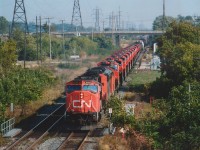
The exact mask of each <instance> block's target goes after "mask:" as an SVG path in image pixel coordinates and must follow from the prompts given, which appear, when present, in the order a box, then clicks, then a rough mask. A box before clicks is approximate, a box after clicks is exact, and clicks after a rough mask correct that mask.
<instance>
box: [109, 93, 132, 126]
mask: <svg viewBox="0 0 200 150" xmlns="http://www.w3.org/2000/svg"><path fill="white" fill-rule="evenodd" d="M108 108H112V117H111V120H112V122H113V123H114V124H116V125H123V126H124V125H125V124H129V125H131V126H134V124H135V118H134V116H133V115H130V114H128V113H127V112H126V110H125V101H123V100H121V99H118V98H117V97H111V98H110V100H109V102H108V104H107V109H108Z"/></svg>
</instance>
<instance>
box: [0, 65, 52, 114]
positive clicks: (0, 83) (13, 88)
mask: <svg viewBox="0 0 200 150" xmlns="http://www.w3.org/2000/svg"><path fill="white" fill-rule="evenodd" d="M53 82H54V79H53V78H51V74H50V73H49V72H46V71H43V70H40V69H38V70H29V69H21V68H17V69H16V70H13V71H12V72H10V73H9V74H8V75H7V76H6V77H3V78H1V79H0V89H1V90H0V100H1V101H0V110H1V112H2V114H4V111H5V108H6V107H7V106H8V105H9V104H10V103H11V102H12V103H14V104H15V105H20V106H21V107H22V110H24V108H25V107H24V106H25V105H26V104H27V103H28V102H29V101H34V100H37V99H38V98H39V97H40V95H41V93H42V90H43V89H44V88H45V87H47V86H48V85H50V84H52V83H53ZM22 113H23V112H22Z"/></svg>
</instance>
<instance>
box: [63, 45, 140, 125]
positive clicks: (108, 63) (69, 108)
mask: <svg viewBox="0 0 200 150" xmlns="http://www.w3.org/2000/svg"><path fill="white" fill-rule="evenodd" d="M141 49H142V45H141V43H136V44H134V45H131V46H128V47H126V48H123V49H120V50H119V51H117V52H115V53H114V54H113V55H112V56H110V57H108V58H107V59H106V60H104V61H101V62H100V63H98V64H97V67H94V68H91V69H88V70H87V71H86V72H85V73H84V74H82V75H81V76H79V77H77V78H75V79H74V80H72V81H70V82H67V83H66V118H68V119H77V120H87V121H96V122H97V121H99V120H100V118H101V112H102V110H103V107H104V105H105V103H106V102H107V101H108V99H109V97H110V96H111V95H113V94H114V92H115V91H116V90H118V88H119V86H120V85H121V84H122V82H123V81H124V80H125V77H126V76H127V74H128V73H129V72H130V70H131V69H132V68H133V65H134V62H135V60H136V58H137V56H138V54H139V52H140V51H141Z"/></svg>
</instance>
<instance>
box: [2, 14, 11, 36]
mask: <svg viewBox="0 0 200 150" xmlns="http://www.w3.org/2000/svg"><path fill="white" fill-rule="evenodd" d="M8 27H9V23H8V21H7V20H6V18H5V17H3V16H0V34H5V33H8V30H9V29H8Z"/></svg>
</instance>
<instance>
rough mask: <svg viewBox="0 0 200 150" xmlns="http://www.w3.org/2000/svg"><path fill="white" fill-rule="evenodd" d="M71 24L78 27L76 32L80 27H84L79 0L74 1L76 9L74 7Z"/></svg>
mask: <svg viewBox="0 0 200 150" xmlns="http://www.w3.org/2000/svg"><path fill="white" fill-rule="evenodd" d="M71 24H72V25H74V26H75V27H76V30H77V28H78V27H80V28H82V27H83V24H82V17H81V9H80V5H79V0H74V7H73V13H72V22H71Z"/></svg>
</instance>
